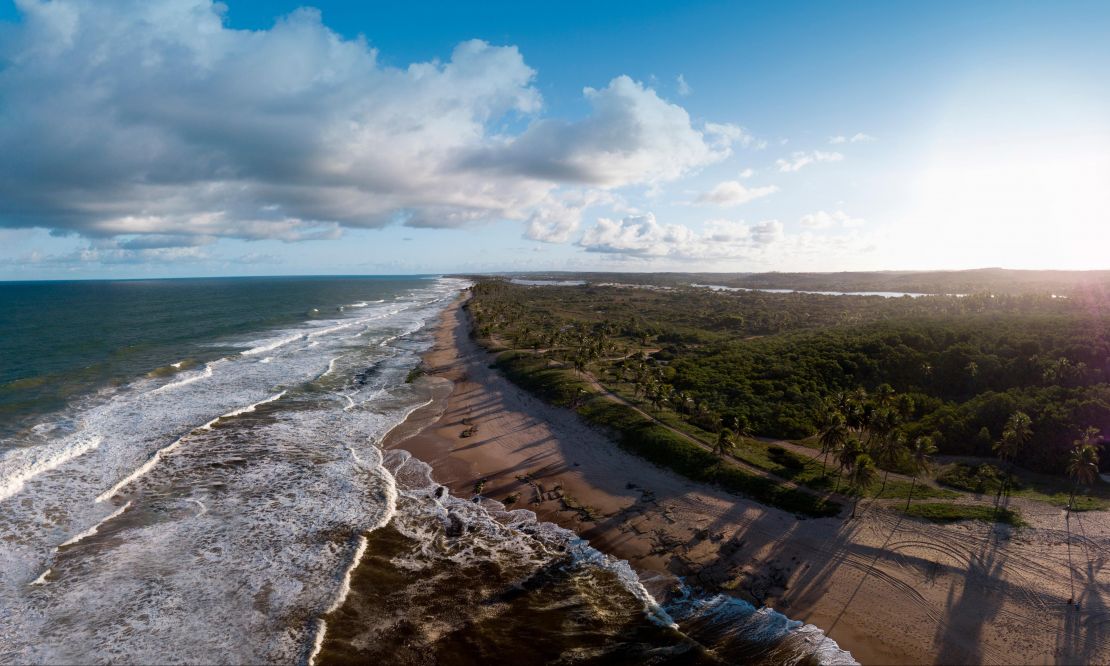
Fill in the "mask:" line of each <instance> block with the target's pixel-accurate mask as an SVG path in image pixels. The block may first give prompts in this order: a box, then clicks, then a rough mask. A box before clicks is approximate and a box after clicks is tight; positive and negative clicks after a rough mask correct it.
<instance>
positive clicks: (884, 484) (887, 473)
mask: <svg viewBox="0 0 1110 666" xmlns="http://www.w3.org/2000/svg"><path fill="white" fill-rule="evenodd" d="M888 476H890V470H889V469H884V470H883V487H882V488H879V494H878V495H875V499H878V498H879V497H880V496H882V494H883V491H884V490H886V478H887V477H888Z"/></svg>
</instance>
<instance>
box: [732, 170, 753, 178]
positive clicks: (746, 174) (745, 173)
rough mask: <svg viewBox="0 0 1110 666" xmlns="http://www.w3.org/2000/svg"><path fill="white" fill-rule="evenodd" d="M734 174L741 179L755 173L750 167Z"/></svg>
mask: <svg viewBox="0 0 1110 666" xmlns="http://www.w3.org/2000/svg"><path fill="white" fill-rule="evenodd" d="M736 175H737V177H738V178H741V179H743V180H747V179H749V178H751V177H752V176H754V175H755V170H754V169H750V168H748V169H744V170H743V171H741V172H740V173H738V174H736Z"/></svg>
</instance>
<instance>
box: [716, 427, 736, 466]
mask: <svg viewBox="0 0 1110 666" xmlns="http://www.w3.org/2000/svg"><path fill="white" fill-rule="evenodd" d="M734 446H736V435H735V434H733V432H732V431H731V430H729V429H728V428H721V432H719V433H717V443H716V445H714V447H713V452H714V453H716V454H717V458H718V459H719V460H721V461H724V459H725V455H726V454H727V453H728V452H729V451H731V450H732V447H734Z"/></svg>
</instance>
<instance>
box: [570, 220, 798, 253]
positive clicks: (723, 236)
mask: <svg viewBox="0 0 1110 666" xmlns="http://www.w3.org/2000/svg"><path fill="white" fill-rule="evenodd" d="M782 238H783V228H782V223H781V222H779V221H778V220H767V221H764V222H759V223H756V224H753V225H748V224H746V223H744V222H734V221H729V220H714V221H711V222H707V223H706V225H705V229H704V231H702V232H700V233H699V232H697V231H694V230H693V229H691V228H690V227H687V226H685V225H682V224H660V223H659V222H658V221H656V219H655V216H654V215H653V214H651V213H646V214H644V215H636V216H629V217H625V218H623V219H620V220H614V219H609V218H600V219H598V221H597V224H596V225H595V226H593V227H591V228H590V229H588V230H586V233H585V234H583V236H582V239H581V240H580V241H579V242H578V245H579V246H580V247H582V248H585V250H586V251H587V252H603V253H608V254H618V255H622V256H624V257H636V258H649V259H650V258H654V259H659V258H669V259H679V260H703V259H729V258H738V257H743V256H746V255H747V254H749V253H751V252H752V251H754V250H759V249H761V248H764V247H766V246H768V245H771V244H773V243H776V242H778V241H780V240H782Z"/></svg>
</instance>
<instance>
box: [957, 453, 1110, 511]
mask: <svg viewBox="0 0 1110 666" xmlns="http://www.w3.org/2000/svg"><path fill="white" fill-rule="evenodd" d="M1004 474H1005V472H1004V471H1003V470H1002V469H1001V468H999V467H998V466H997V465H995V464H992V463H987V462H984V463H978V464H971V463H952V464H950V465H946V466H944V467H943V468H942V469H941V470H940V472H939V473H938V474H937V477H936V478H937V482H938V483H940V484H941V485H944V486H948V487H949V488H955V489H958V490H963V491H966V492H969V493H975V494H977V495H997V494H998V491H999V489H1000V487H1001V484H1002V477H1003V475H1004ZM1071 490H1072V486H1071V484H1068V483H1067V482H1066V481H1065V480H1064V479H1061V478H1059V477H1054V476H1048V475H1043V474H1034V473H1031V472H1027V471H1023V470H1017V471H1016V472H1015V474H1014V479H1013V482H1012V483H1011V484H1010V487H1009V493H1010V495H1011V496H1012V497H1024V498H1026V499H1032V500H1038V501H1041V502H1047V503H1049V504H1053V505H1055V506H1059V507H1067V506H1068V502H1069V498H1070V495H1071ZM1087 492H1088V493H1090V494H1082V495H1078V494H1077V495H1076V496H1075V497H1074V498H1071V501H1072V511H1095V510H1102V509H1110V488H1108V487H1107V486H1106V485H1105V484H1102V485H1097V486H1094V487H1092V488H1088V489H1087Z"/></svg>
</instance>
